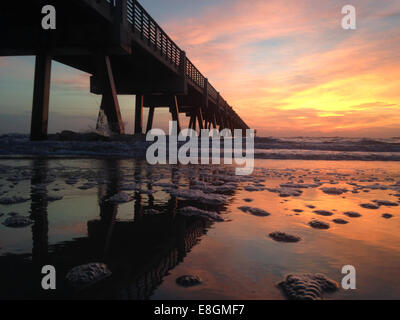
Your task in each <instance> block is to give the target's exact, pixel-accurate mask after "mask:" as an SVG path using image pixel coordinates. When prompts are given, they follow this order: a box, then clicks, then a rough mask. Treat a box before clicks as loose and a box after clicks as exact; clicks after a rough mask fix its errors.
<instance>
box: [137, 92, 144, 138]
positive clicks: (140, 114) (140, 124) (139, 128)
mask: <svg viewBox="0 0 400 320" xmlns="http://www.w3.org/2000/svg"><path fill="white" fill-rule="evenodd" d="M143 98H144V97H143V95H136V106H135V134H142V133H143Z"/></svg>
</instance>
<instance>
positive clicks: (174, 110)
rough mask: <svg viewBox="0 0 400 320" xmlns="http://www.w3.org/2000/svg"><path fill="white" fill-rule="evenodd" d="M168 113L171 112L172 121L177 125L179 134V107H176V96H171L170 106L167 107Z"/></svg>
mask: <svg viewBox="0 0 400 320" xmlns="http://www.w3.org/2000/svg"><path fill="white" fill-rule="evenodd" d="M169 111H170V112H171V115H172V120H173V121H176V123H177V129H178V134H179V132H181V124H180V121H179V106H178V99H177V98H176V96H172V98H171V105H170V107H169Z"/></svg>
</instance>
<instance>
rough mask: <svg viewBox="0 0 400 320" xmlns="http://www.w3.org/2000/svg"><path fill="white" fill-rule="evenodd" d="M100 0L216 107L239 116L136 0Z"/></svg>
mask: <svg viewBox="0 0 400 320" xmlns="http://www.w3.org/2000/svg"><path fill="white" fill-rule="evenodd" d="M103 1H106V2H107V3H108V4H109V5H110V6H111V9H112V10H115V9H116V10H118V11H119V10H120V12H118V14H119V15H120V17H121V18H122V19H125V21H121V22H123V23H126V25H127V28H128V29H129V30H128V31H129V32H131V33H132V34H133V35H134V36H136V37H139V38H140V39H141V40H142V43H143V44H145V45H147V46H148V48H149V49H152V50H154V51H156V52H158V54H159V56H161V57H162V58H164V59H165V60H166V61H167V62H168V63H170V64H171V65H172V67H173V68H175V69H176V70H177V72H182V73H183V76H185V77H186V78H187V79H189V80H190V81H191V82H192V84H193V85H195V86H196V87H197V88H198V89H199V90H200V91H202V92H207V94H208V97H209V98H212V99H213V100H214V102H216V104H217V108H219V109H224V110H225V111H226V112H228V113H231V115H233V116H234V117H235V118H236V117H237V118H239V119H240V117H238V116H237V114H236V113H235V112H233V109H232V108H231V107H230V106H229V105H228V103H227V102H226V101H225V100H224V99H223V98H222V97H221V96H220V95H219V93H218V91H217V90H216V89H215V88H214V87H213V86H212V85H211V84H210V83H209V82H208V80H207V79H206V77H205V76H204V75H203V74H202V73H201V72H200V71H199V70H198V69H197V68H196V66H195V65H194V64H193V63H192V62H191V61H190V59H188V58H187V57H186V54H185V52H184V51H183V50H181V49H180V48H179V47H178V45H177V44H176V43H175V42H174V41H173V40H172V39H171V38H170V37H169V36H168V35H167V33H166V32H165V31H164V30H163V29H162V28H161V27H160V26H159V25H158V23H157V22H156V21H155V20H154V19H153V18H152V17H151V16H150V14H149V13H148V12H147V11H146V10H145V9H144V8H143V6H142V5H141V4H140V3H139V2H138V1H137V0H103ZM205 86H207V88H205Z"/></svg>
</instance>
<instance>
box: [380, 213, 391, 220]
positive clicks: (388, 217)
mask: <svg viewBox="0 0 400 320" xmlns="http://www.w3.org/2000/svg"><path fill="white" fill-rule="evenodd" d="M382 218H385V219H390V218H393V215H392V214H390V213H384V214H383V215H382Z"/></svg>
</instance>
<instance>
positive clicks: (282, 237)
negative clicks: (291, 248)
mask: <svg viewBox="0 0 400 320" xmlns="http://www.w3.org/2000/svg"><path fill="white" fill-rule="evenodd" d="M269 237H270V238H272V239H274V240H275V241H278V242H299V241H300V240H301V238H300V237H297V236H293V235H291V234H287V233H284V232H279V231H275V232H271V233H270V234H269Z"/></svg>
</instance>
